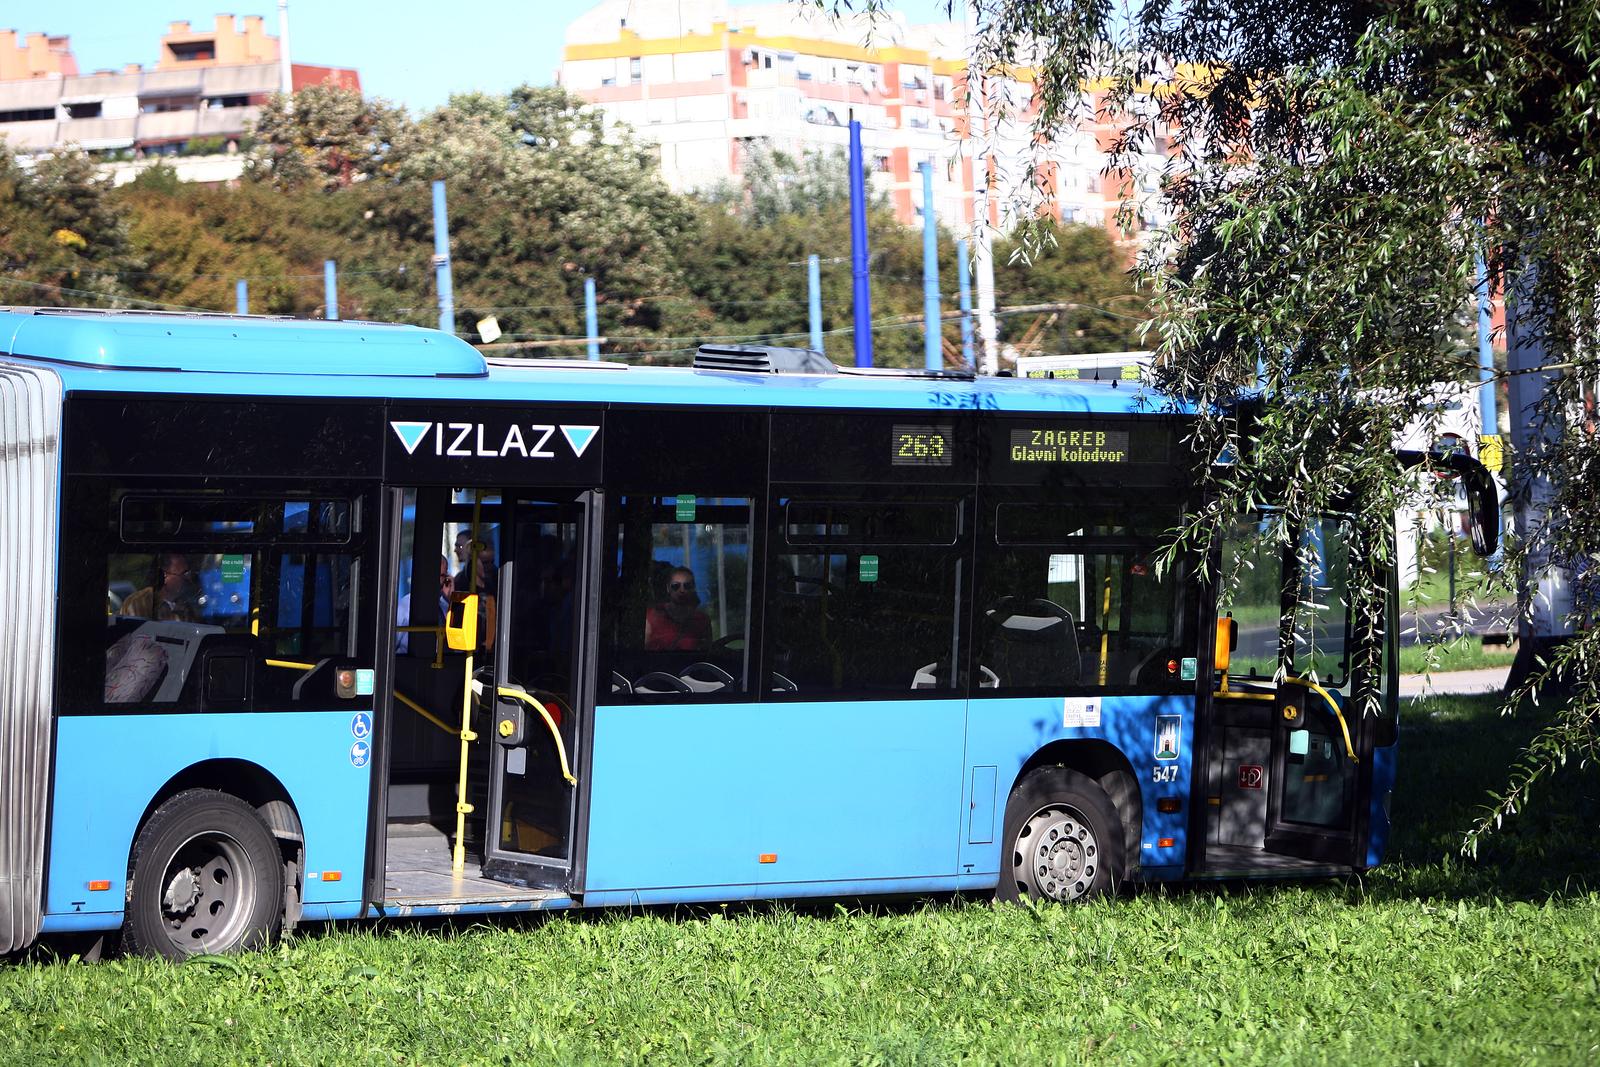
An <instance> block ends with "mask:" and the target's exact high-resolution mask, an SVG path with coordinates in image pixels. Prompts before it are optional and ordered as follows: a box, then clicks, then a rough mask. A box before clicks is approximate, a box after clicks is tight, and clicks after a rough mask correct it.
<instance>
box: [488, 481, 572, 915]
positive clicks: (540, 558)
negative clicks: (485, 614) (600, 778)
mask: <svg viewBox="0 0 1600 1067" xmlns="http://www.w3.org/2000/svg"><path fill="white" fill-rule="evenodd" d="M596 496H597V494H595V493H592V492H584V493H579V494H576V495H573V494H570V493H566V494H563V493H538V494H534V493H525V492H522V491H517V492H516V493H514V494H508V496H507V499H506V501H505V505H504V513H505V516H506V525H505V526H504V527H502V533H501V542H502V545H503V546H504V550H505V553H506V557H507V558H506V560H505V562H504V563H502V564H501V565H500V568H499V571H498V574H497V575H496V583H495V585H496V590H497V594H496V599H497V601H498V611H497V613H496V619H495V625H496V629H497V634H496V637H495V640H494V649H495V651H494V655H493V666H492V668H491V669H489V670H487V671H486V673H487V674H488V675H489V680H490V681H491V682H492V692H489V693H484V694H482V696H481V698H480V699H482V701H483V704H484V706H485V707H486V708H491V709H492V714H491V715H489V716H487V717H486V719H485V724H486V726H487V730H488V739H487V740H488V746H489V780H488V792H487V796H486V798H485V799H486V802H487V805H488V806H487V810H486V812H485V832H484V838H483V873H484V877H486V878H495V879H500V880H504V881H511V882H517V883H521V884H526V885H535V886H548V887H560V888H565V887H567V886H568V885H569V881H570V879H569V875H570V871H571V869H572V859H573V847H572V845H573V840H574V835H575V829H576V826H575V822H576V818H577V795H578V794H577V788H576V787H577V784H578V779H577V774H576V770H575V766H576V762H575V761H576V759H577V753H578V746H579V744H580V742H581V735H580V733H579V730H578V725H579V722H580V720H581V718H582V717H584V716H586V715H587V713H588V709H587V708H586V707H585V706H584V703H585V702H584V700H583V697H582V694H584V693H587V692H590V691H591V690H592V687H591V686H590V685H589V684H588V683H587V678H588V677H589V676H590V674H591V673H592V667H590V666H588V665H586V663H585V661H584V650H585V647H586V646H587V647H591V648H592V645H589V643H586V642H584V641H583V640H582V639H581V635H582V632H583V631H582V627H583V623H584V611H583V605H584V604H585V603H586V598H585V587H586V585H587V582H588V573H589V568H588V566H587V562H588V560H589V558H590V556H591V553H590V550H589V542H588V537H587V531H589V530H590V529H591V528H592V526H593V523H592V521H591V519H590V515H591V513H592V510H593V508H594V503H595V497H596Z"/></svg>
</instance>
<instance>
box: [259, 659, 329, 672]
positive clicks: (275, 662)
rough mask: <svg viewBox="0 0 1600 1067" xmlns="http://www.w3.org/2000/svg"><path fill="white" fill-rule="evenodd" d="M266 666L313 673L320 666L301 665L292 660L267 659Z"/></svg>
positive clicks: (315, 664) (316, 664)
mask: <svg viewBox="0 0 1600 1067" xmlns="http://www.w3.org/2000/svg"><path fill="white" fill-rule="evenodd" d="M267 666H269V667H283V668H284V669H286V670H291V671H314V670H316V669H317V668H318V667H319V666H321V664H318V663H301V662H300V661H299V660H293V659H269V660H267Z"/></svg>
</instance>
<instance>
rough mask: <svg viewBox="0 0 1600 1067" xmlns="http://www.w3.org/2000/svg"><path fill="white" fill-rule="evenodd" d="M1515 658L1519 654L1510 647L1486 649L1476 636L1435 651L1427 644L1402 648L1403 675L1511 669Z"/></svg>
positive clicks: (1448, 643)
mask: <svg viewBox="0 0 1600 1067" xmlns="http://www.w3.org/2000/svg"><path fill="white" fill-rule="evenodd" d="M1430 651H1431V656H1430ZM1515 658H1516V653H1515V652H1514V651H1513V649H1512V647H1511V646H1509V645H1490V646H1489V647H1488V648H1485V647H1484V646H1483V642H1482V641H1480V640H1479V639H1478V638H1477V637H1476V636H1473V635H1468V636H1467V637H1464V638H1459V639H1456V640H1453V641H1448V642H1445V643H1443V644H1439V645H1435V646H1433V648H1432V649H1431V650H1430V649H1429V648H1428V647H1426V646H1423V645H1406V646H1405V647H1403V648H1401V649H1400V673H1401V674H1425V673H1428V672H1432V673H1439V672H1441V671H1472V670H1477V669H1479V668H1480V667H1509V666H1511V661H1512V660H1513V659H1515Z"/></svg>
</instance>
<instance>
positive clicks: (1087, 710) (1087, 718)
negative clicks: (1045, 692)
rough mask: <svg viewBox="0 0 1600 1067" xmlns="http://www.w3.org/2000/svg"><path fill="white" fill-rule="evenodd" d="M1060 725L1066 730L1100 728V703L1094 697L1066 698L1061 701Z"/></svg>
mask: <svg viewBox="0 0 1600 1067" xmlns="http://www.w3.org/2000/svg"><path fill="white" fill-rule="evenodd" d="M1062 708H1063V714H1062V717H1061V725H1062V726H1065V727H1066V728H1067V729H1069V730H1072V729H1082V728H1083V727H1091V728H1098V727H1099V726H1100V701H1099V699H1098V698H1094V697H1067V699H1066V700H1064V701H1062Z"/></svg>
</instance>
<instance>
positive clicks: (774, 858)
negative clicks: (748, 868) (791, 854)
mask: <svg viewBox="0 0 1600 1067" xmlns="http://www.w3.org/2000/svg"><path fill="white" fill-rule="evenodd" d="M761 862H762V863H777V862H778V854H777V853H776V852H763V853H762V854H761Z"/></svg>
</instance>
